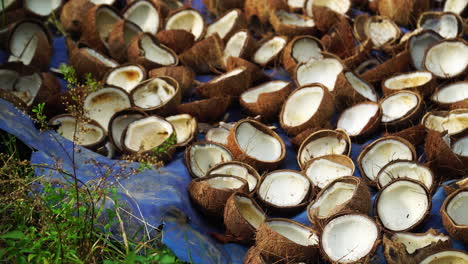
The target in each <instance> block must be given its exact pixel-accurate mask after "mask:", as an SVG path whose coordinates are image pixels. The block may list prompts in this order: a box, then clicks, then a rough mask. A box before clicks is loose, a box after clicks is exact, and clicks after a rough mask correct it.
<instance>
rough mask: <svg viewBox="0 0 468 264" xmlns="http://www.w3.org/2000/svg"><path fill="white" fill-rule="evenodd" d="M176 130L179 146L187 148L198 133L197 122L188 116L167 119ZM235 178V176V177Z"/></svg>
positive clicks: (182, 115)
mask: <svg viewBox="0 0 468 264" xmlns="http://www.w3.org/2000/svg"><path fill="white" fill-rule="evenodd" d="M166 120H167V121H169V122H170V123H171V124H172V126H173V127H174V129H175V132H176V136H177V146H185V145H187V144H188V143H189V142H190V141H192V140H193V138H194V137H195V135H196V133H197V120H196V119H195V118H194V117H193V116H191V115H188V114H180V115H174V116H168V117H166ZM234 176H235V175H234Z"/></svg>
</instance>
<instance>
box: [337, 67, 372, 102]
mask: <svg viewBox="0 0 468 264" xmlns="http://www.w3.org/2000/svg"><path fill="white" fill-rule="evenodd" d="M344 75H345V78H346V80H347V81H348V83H349V84H350V85H351V87H353V89H354V91H355V92H356V93H357V94H359V95H354V97H355V99H354V101H356V102H360V101H364V100H369V101H372V102H377V100H378V96H377V93H376V92H375V88H374V86H372V84H370V83H368V82H366V81H364V80H363V79H361V78H360V77H359V76H358V75H357V74H356V73H354V72H350V71H348V72H345V74H344ZM359 96H361V98H359Z"/></svg>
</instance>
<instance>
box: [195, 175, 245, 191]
mask: <svg viewBox="0 0 468 264" xmlns="http://www.w3.org/2000/svg"><path fill="white" fill-rule="evenodd" d="M204 182H206V183H208V184H209V185H210V186H211V187H213V188H215V189H229V190H235V189H239V188H240V187H242V186H243V185H244V184H245V182H243V181H241V180H239V179H236V178H233V177H223V176H220V177H213V178H211V179H207V180H205V181H204Z"/></svg>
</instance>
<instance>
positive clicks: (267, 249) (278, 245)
mask: <svg viewBox="0 0 468 264" xmlns="http://www.w3.org/2000/svg"><path fill="white" fill-rule="evenodd" d="M271 221H284V222H288V223H290V224H293V225H298V226H300V227H301V228H303V229H305V230H307V231H309V232H311V233H314V234H317V233H316V231H315V230H313V229H311V228H309V227H307V226H304V225H302V224H299V223H296V222H294V221H292V220H290V219H281V218H276V219H270V220H267V221H266V222H264V223H263V224H261V225H260V227H259V229H258V231H257V235H256V243H255V247H256V248H258V250H259V251H260V254H262V255H264V257H265V259H266V260H267V261H268V262H267V263H296V262H301V261H306V262H307V261H310V260H316V259H317V258H318V255H319V248H318V243H317V244H316V245H309V246H303V245H299V244H297V243H295V242H294V241H292V240H289V239H288V238H286V237H285V236H283V235H281V234H279V233H278V232H276V231H274V230H273V229H272V228H271V227H269V226H268V224H267V223H268V222H271Z"/></svg>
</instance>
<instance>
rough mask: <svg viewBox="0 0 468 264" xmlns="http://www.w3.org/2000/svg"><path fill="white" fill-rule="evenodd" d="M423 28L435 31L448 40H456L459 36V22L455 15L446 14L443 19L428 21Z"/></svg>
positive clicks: (423, 24)
mask: <svg viewBox="0 0 468 264" xmlns="http://www.w3.org/2000/svg"><path fill="white" fill-rule="evenodd" d="M421 28H424V29H429V30H434V31H435V32H437V33H439V35H441V36H442V37H444V38H446V39H450V38H456V37H457V35H458V30H459V28H458V20H457V18H456V17H455V16H454V15H453V14H444V15H442V17H437V18H430V19H426V20H425V21H424V23H422V25H421Z"/></svg>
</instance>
